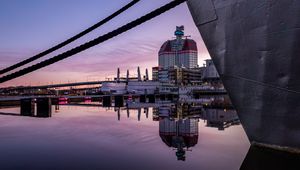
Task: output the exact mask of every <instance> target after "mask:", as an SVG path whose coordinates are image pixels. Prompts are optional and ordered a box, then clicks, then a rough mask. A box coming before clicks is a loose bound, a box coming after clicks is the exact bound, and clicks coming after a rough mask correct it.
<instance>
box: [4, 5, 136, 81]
mask: <svg viewBox="0 0 300 170" xmlns="http://www.w3.org/2000/svg"><path fill="white" fill-rule="evenodd" d="M139 1H140V0H133V1H131V2H130V3H128V4H127V5H125V6H123V7H122V8H120V9H119V10H118V11H116V12H114V13H113V14H111V15H110V16H108V17H106V18H104V19H103V20H101V21H100V22H98V23H96V24H95V25H93V26H91V27H89V28H88V29H86V30H84V31H82V32H80V33H79V34H77V35H75V36H73V37H71V38H69V39H67V40H66V41H64V42H62V43H60V44H57V45H56V46H54V47H51V48H50V49H48V50H46V51H43V52H41V53H39V54H37V55H35V56H33V57H30V58H28V59H25V60H23V61H21V62H19V63H17V64H14V65H12V66H9V67H7V68H4V69H2V70H0V75H1V74H4V73H7V72H9V71H11V70H14V69H16V68H18V67H21V66H23V65H25V64H28V63H30V62H32V61H34V60H37V59H39V58H41V57H43V56H45V55H47V54H50V53H52V52H54V51H56V50H58V49H60V48H62V47H64V46H66V45H68V44H70V43H71V42H73V41H75V40H77V39H79V38H81V37H82V36H84V35H86V34H88V33H90V32H91V31H93V30H95V29H96V28H98V27H100V26H101V25H103V24H105V23H106V22H108V21H110V20H112V19H113V18H115V17H116V16H118V15H119V14H121V13H122V12H124V11H126V10H127V9H128V8H130V7H132V6H133V5H134V4H136V3H137V2H139Z"/></svg>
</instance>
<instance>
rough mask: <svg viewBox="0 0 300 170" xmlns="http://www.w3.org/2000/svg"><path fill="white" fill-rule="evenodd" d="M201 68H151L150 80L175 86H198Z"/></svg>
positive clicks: (201, 72) (201, 73)
mask: <svg viewBox="0 0 300 170" xmlns="http://www.w3.org/2000/svg"><path fill="white" fill-rule="evenodd" d="M202 75H203V68H199V67H197V68H192V69H188V68H180V67H176V66H175V67H169V68H163V67H153V68H152V80H153V81H160V82H165V83H173V84H176V85H192V84H200V83H201V78H202Z"/></svg>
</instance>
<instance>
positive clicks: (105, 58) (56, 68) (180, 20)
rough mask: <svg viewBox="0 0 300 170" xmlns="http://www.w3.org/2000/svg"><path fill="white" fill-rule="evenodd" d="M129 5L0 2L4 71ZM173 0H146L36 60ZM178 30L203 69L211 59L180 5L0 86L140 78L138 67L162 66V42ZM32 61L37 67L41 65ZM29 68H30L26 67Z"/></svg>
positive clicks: (113, 0)
mask: <svg viewBox="0 0 300 170" xmlns="http://www.w3.org/2000/svg"><path fill="white" fill-rule="evenodd" d="M130 1H131V0H72V1H70V0H26V1H24V0H1V1H0V25H1V26H0V68H4V67H7V66H9V65H12V64H14V63H16V62H18V61H21V60H23V59H25V58H28V57H31V56H33V55H35V54H37V53H39V52H41V51H44V50H45V49H47V48H49V47H52V46H54V45H56V44H58V43H60V42H62V41H64V40H65V39H67V38H69V37H71V36H73V35H75V34H77V33H78V32H80V31H82V30H84V29H86V28H87V27H89V26H91V25H93V24H95V23H96V22H98V21H99V20H101V19H103V18H105V17H106V16H108V15H110V14H111V13H113V12H114V11H116V10H117V9H119V8H121V7H122V6H124V5H125V4H127V3H128V2H130ZM170 1H171V0H142V1H141V2H139V3H138V4H137V5H135V6H134V7H132V8H130V9H129V10H128V11H127V12H125V13H123V14H121V15H120V16H118V17H117V18H115V19H113V20H112V21H111V22H109V23H107V24H105V25H104V26H102V27H100V28H99V29H97V30H95V31H93V32H92V33H90V34H88V35H87V36H85V37H84V38H81V39H79V40H77V41H76V42H74V43H71V44H70V45H68V46H67V47H65V48H63V49H61V50H58V51H57V52H55V53H52V54H50V55H48V56H46V57H43V58H42V59H40V60H38V61H42V60H45V59H47V58H50V57H52V56H54V55H56V54H59V53H61V52H63V51H66V50H68V49H71V48H73V47H75V46H77V45H79V44H82V43H84V42H86V41H89V40H91V39H94V38H96V37H98V36H100V35H103V34H104V33H107V32H109V31H111V30H113V29H115V28H117V27H119V26H122V25H123V24H125V23H127V22H130V21H132V20H134V19H136V18H138V17H139V16H141V15H144V14H146V13H148V12H150V11H152V10H153V9H156V8H157V7H159V6H162V5H164V4H166V3H168V2H170ZM176 25H184V26H185V34H186V35H191V36H192V39H194V40H195V41H196V42H197V44H198V53H199V54H198V60H199V64H200V65H202V63H203V60H205V59H207V58H209V54H208V52H207V50H206V47H205V45H204V44H203V41H202V39H201V36H200V34H199V32H198V30H197V28H196V26H195V25H194V23H193V20H192V17H191V15H190V13H189V11H188V8H187V5H186V4H182V5H180V6H178V7H176V8H174V9H173V10H171V11H168V12H167V13H164V14H163V15H161V16H159V17H156V18H154V19H152V20H150V21H148V22H146V23H144V24H143V25H140V26H138V27H136V28H134V29H132V30H130V31H128V32H126V33H123V34H121V35H119V36H118V37H115V38H113V39H111V40H108V41H106V42H104V43H102V44H99V45H97V46H95V47H93V48H90V49H88V50H86V51H84V52H81V53H79V54H77V55H74V56H72V57H69V58H68V59H65V60H63V61H60V62H58V63H55V64H53V65H50V66H48V67H46V68H43V69H40V70H37V71H35V72H33V73H30V74H28V75H25V76H23V77H20V78H17V79H14V80H11V81H9V82H6V83H2V84H0V87H5V86H10V85H41V84H49V83H63V82H75V81H77V82H78V81H86V80H88V81H94V80H104V79H105V78H106V77H112V76H113V75H115V74H116V70H117V68H118V67H120V69H121V73H122V74H124V75H125V74H126V69H129V70H130V71H131V72H130V74H131V75H136V68H137V66H140V67H141V70H142V73H143V74H144V72H145V68H148V69H149V71H150V72H151V67H152V66H156V65H157V63H158V61H157V60H158V56H157V53H158V50H159V48H160V46H161V45H162V43H163V42H164V41H166V40H168V39H172V37H174V35H173V34H174V31H175V26H176ZM38 61H36V62H33V63H37V62H38ZM27 66H28V65H27Z"/></svg>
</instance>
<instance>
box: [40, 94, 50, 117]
mask: <svg viewBox="0 0 300 170" xmlns="http://www.w3.org/2000/svg"><path fill="white" fill-rule="evenodd" d="M51 115H52V105H51V99H50V98H37V99H36V116H37V117H51Z"/></svg>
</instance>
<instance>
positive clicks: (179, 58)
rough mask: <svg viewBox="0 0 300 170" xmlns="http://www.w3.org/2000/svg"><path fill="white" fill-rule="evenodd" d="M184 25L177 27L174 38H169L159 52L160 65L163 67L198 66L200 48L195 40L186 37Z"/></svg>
mask: <svg viewBox="0 0 300 170" xmlns="http://www.w3.org/2000/svg"><path fill="white" fill-rule="evenodd" d="M183 31H184V26H180V27H176V31H175V33H174V34H175V36H176V39H174V40H167V41H166V42H165V43H164V44H163V45H162V46H161V48H160V50H159V53H158V65H159V66H160V67H163V68H169V67H174V66H177V67H185V68H195V67H197V66H198V50H197V44H196V42H195V41H194V40H192V39H188V38H187V36H186V37H185V38H183V37H184V32H183Z"/></svg>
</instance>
